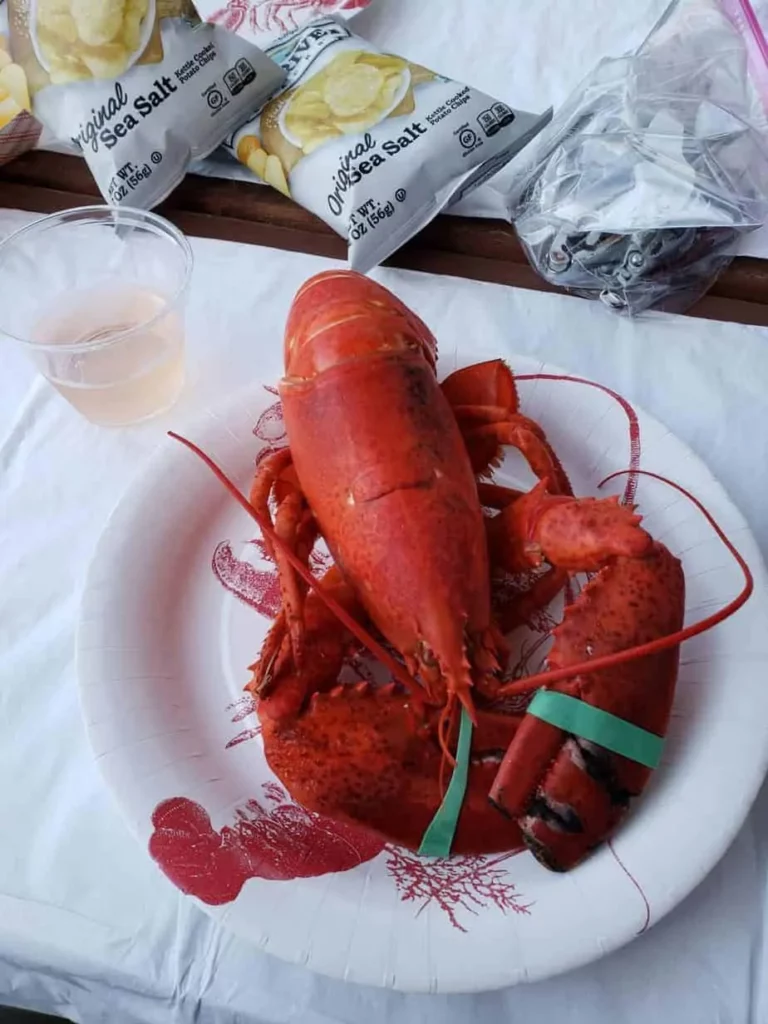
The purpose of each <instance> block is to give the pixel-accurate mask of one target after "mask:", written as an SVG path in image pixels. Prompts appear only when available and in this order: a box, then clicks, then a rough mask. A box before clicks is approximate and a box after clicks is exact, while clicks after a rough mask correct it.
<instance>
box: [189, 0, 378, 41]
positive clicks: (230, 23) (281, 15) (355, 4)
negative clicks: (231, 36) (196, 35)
mask: <svg viewBox="0 0 768 1024" xmlns="http://www.w3.org/2000/svg"><path fill="white" fill-rule="evenodd" d="M369 3H370V0H229V2H228V3H227V5H226V6H225V7H222V8H221V9H220V10H218V11H215V12H214V13H213V14H212V15H211V16H210V17H209V18H208V21H209V22H210V23H211V24H213V25H221V26H222V27H223V28H225V29H227V31H229V32H237V30H238V29H239V28H242V26H243V25H244V24H245V23H246V21H247V23H248V27H249V28H250V30H251V31H252V32H253V33H254V34H258V33H260V32H278V33H284V32H290V31H291V30H292V29H295V28H299V27H300V26H301V25H303V24H304V23H305V22H306V21H309V19H310V18H314V17H317V16H319V15H322V14H334V13H335V12H337V11H355V10H361V9H362V8H363V7H367V6H368V4H369Z"/></svg>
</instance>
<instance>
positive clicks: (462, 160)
mask: <svg viewBox="0 0 768 1024" xmlns="http://www.w3.org/2000/svg"><path fill="white" fill-rule="evenodd" d="M267 52H268V54H269V56H270V57H272V59H273V60H275V61H276V62H277V63H278V64H280V65H281V67H282V68H283V70H284V71H285V73H286V79H285V83H284V84H283V88H282V90H281V91H280V92H279V93H278V94H277V95H275V96H274V97H273V98H272V99H270V100H269V102H268V103H267V104H266V105H265V106H264V107H263V108H262V110H261V111H260V112H259V113H258V114H257V115H256V116H255V117H253V118H252V119H251V120H250V121H248V122H246V123H245V124H244V125H242V126H241V127H240V128H239V129H238V130H237V131H236V132H234V133H233V134H232V135H231V136H229V137H228V138H227V139H226V140H225V143H224V145H225V148H226V149H227V150H228V151H229V152H230V153H231V154H232V155H233V156H235V157H236V158H237V159H238V160H239V161H240V162H241V163H242V164H244V165H245V166H247V167H248V168H249V169H250V170H251V171H252V172H253V173H254V174H255V175H256V176H257V177H258V178H259V179H261V180H262V181H265V182H267V184H269V185H272V186H273V187H274V188H276V189H277V190H278V191H280V192H282V193H283V194H284V195H286V196H290V197H292V198H293V199H295V200H296V201H297V202H298V203H300V204H301V205H302V206H304V207H306V209H308V210H310V211H311V212H312V213H315V214H317V215H318V216H319V217H321V218H322V219H323V220H325V221H326V223H327V224H329V225H330V226H331V227H332V228H334V230H336V231H337V232H338V233H339V234H341V235H342V236H344V237H346V238H348V239H349V257H350V263H351V265H352V266H353V267H354V268H355V269H356V270H360V271H362V272H366V271H368V270H370V269H371V268H372V267H374V266H376V264H378V263H380V262H382V261H383V260H385V259H386V258H387V257H388V256H390V255H391V254H392V253H393V252H394V251H395V250H396V249H398V248H399V247H400V246H401V245H403V244H404V243H405V242H406V241H407V240H408V238H410V237H411V236H412V235H414V234H416V232H417V231H419V230H420V229H421V228H422V227H423V226H424V225H425V224H427V223H428V222H429V221H430V220H431V219H432V218H433V217H434V216H436V215H437V214H438V213H439V212H440V210H441V209H443V208H445V207H446V206H447V205H449V204H450V203H452V202H457V201H458V200H459V199H460V198H461V197H462V196H463V195H465V194H467V193H468V192H469V191H471V190H472V189H473V188H476V187H477V186H478V185H480V184H482V182H484V181H486V180H487V179H488V178H489V177H491V175H493V174H494V173H495V172H496V171H497V170H499V169H500V168H501V167H502V166H503V165H504V164H505V163H507V162H508V161H509V160H511V158H512V157H513V156H514V155H515V154H516V153H517V152H518V151H519V150H520V149H522V147H523V146H525V145H526V143H527V142H528V141H530V139H532V138H533V137H534V136H535V135H536V134H537V132H538V131H540V129H541V128H542V127H543V126H544V125H545V124H546V123H547V121H548V120H549V117H550V112H549V111H548V112H546V113H545V114H543V115H535V114H530V113H527V112H525V111H519V110H513V109H512V108H511V107H509V106H507V105H506V104H505V103H500V102H499V101H497V100H494V99H493V98H492V97H490V96H487V95H485V94H484V93H482V92H479V91H478V90H476V89H472V88H470V87H469V86H467V85H462V84H461V83H459V82H455V81H452V80H451V79H449V78H445V77H443V76H442V75H439V74H436V73H435V72H433V71H430V70H428V69H427V68H424V67H422V66H421V65H419V64H414V63H412V62H410V61H408V60H407V59H405V58H403V57H400V56H396V55H394V54H388V53H381V52H380V51H379V50H378V49H377V48H376V47H375V46H372V45H371V44H369V43H367V42H366V41H365V40H364V39H361V38H360V37H359V36H357V35H355V34H354V33H353V32H351V31H350V29H349V28H348V27H347V26H346V24H344V22H342V21H340V20H339V19H338V18H336V17H323V18H318V19H316V20H315V21H313V22H310V23H309V24H308V25H305V26H304V27H302V28H300V29H298V30H297V31H295V32H293V33H291V34H290V35H288V36H286V37H285V38H284V39H282V40H281V41H280V42H279V43H278V45H276V46H274V47H272V48H271V49H269V50H268V51H267Z"/></svg>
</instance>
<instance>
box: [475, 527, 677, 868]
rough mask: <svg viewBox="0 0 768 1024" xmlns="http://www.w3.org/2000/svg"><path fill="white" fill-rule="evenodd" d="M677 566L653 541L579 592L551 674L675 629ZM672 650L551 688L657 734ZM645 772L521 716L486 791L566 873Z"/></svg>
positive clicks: (672, 679) (663, 722)
mask: <svg viewBox="0 0 768 1024" xmlns="http://www.w3.org/2000/svg"><path fill="white" fill-rule="evenodd" d="M684 586H685V585H684V577H683V571H682V566H681V564H680V561H679V560H678V559H677V558H675V557H674V556H673V555H672V554H670V552H669V551H668V550H667V548H665V547H664V545H663V544H659V543H654V544H653V545H652V548H651V550H650V551H649V553H648V554H647V555H645V557H643V558H627V557H622V558H618V559H616V560H615V561H614V562H612V563H611V564H609V565H607V566H606V567H605V568H603V569H602V570H601V571H600V572H599V573H598V575H597V576H596V577H595V578H594V579H593V580H592V581H591V582H590V583H589V584H587V586H586V587H585V588H584V590H583V591H582V593H581V594H580V596H579V597H578V599H577V600H576V602H575V603H574V604H573V605H571V606H570V607H569V608H568V609H567V611H566V614H565V617H564V619H563V622H562V623H561V624H560V625H559V626H558V627H557V628H556V629H555V631H554V639H555V643H554V646H553V648H552V650H551V652H550V654H549V658H548V664H549V668H550V669H560V668H564V667H566V666H567V665H575V664H576V663H579V662H584V661H587V662H588V661H589V660H590V659H595V658H600V657H602V656H604V655H610V654H613V653H615V652H619V651H625V650H628V649H629V648H632V647H635V646H638V645H640V644H642V643H645V642H647V641H648V640H652V639H653V638H654V637H659V636H668V635H671V634H674V633H676V632H677V631H678V630H680V629H681V627H682V619H683V609H684V606H685V600H684ZM678 652H679V648H678V647H671V648H668V649H666V650H663V651H660V652H658V653H655V654H649V655H646V656H644V657H640V658H638V659H637V660H636V661H631V662H626V663H624V664H621V665H617V666H615V667H613V668H607V669H603V670H601V671H598V672H590V673H585V674H584V675H578V676H576V678H575V679H574V680H572V681H570V682H568V683H561V684H559V685H556V686H555V687H553V689H556V690H559V691H561V692H566V693H569V694H570V695H572V696H574V697H577V698H579V699H580V700H582V701H584V702H585V703H587V704H591V705H593V706H595V707H598V708H601V709H602V710H603V711H607V712H609V713H610V714H612V715H615V716H617V717H618V718H621V719H623V720H624V721H626V722H630V723H631V724H633V725H636V726H639V727H640V728H641V729H645V730H647V731H648V732H651V733H654V734H655V735H657V736H664V735H665V734H666V731H667V725H668V722H669V714H670V711H671V707H672V700H673V697H674V692H675V683H676V679H677V665H678ZM650 774H651V773H650V769H649V768H647V767H645V766H644V765H641V764H639V763H638V762H636V761H633V760H630V759H629V758H627V757H624V756H622V755H620V754H616V753H613V752H611V751H609V750H607V749H606V748H604V747H600V746H598V745H597V744H594V743H591V742H589V741H587V740H584V739H581V738H579V737H576V736H572V735H569V734H568V733H565V732H563V731H562V730H561V729H559V728H557V727H555V726H553V725H550V724H549V723H548V722H544V721H541V720H540V719H539V718H537V717H535V716H533V715H530V714H526V716H525V717H524V719H523V721H522V723H521V725H520V728H519V729H518V731H517V733H516V734H515V736H514V738H513V740H512V742H511V743H510V745H509V747H508V749H507V752H506V754H505V756H504V758H503V760H502V763H501V766H500V768H499V771H498V773H497V775H496V778H495V780H494V783H493V786H492V787H491V791H490V799H491V802H492V803H493V804H494V805H495V806H496V807H497V808H498V809H499V810H500V811H502V812H503V813H504V814H505V815H507V816H509V817H511V818H514V819H516V820H517V822H518V824H519V825H520V829H521V832H522V835H523V839H524V841H525V842H526V844H527V845H528V846H529V848H530V849H531V851H532V853H533V854H534V856H535V857H536V858H537V859H538V860H539V861H541V863H542V864H544V865H545V866H546V867H548V868H550V869H552V870H555V871H568V870H570V868H572V867H574V866H575V865H576V864H578V863H579V862H580V861H581V860H582V859H583V858H584V857H585V856H586V855H587V854H588V853H589V852H590V850H592V849H593V848H594V847H595V846H597V845H598V844H599V843H601V842H603V841H604V840H605V839H607V838H608V837H609V836H610V834H611V833H612V832H613V830H614V829H615V827H616V826H617V825H618V823H619V822H620V821H621V819H622V818H623V817H624V815H625V814H626V811H627V809H628V807H629V803H630V800H631V799H632V798H633V797H635V796H638V795H639V794H640V793H641V792H642V790H643V789H644V787H645V785H646V783H647V782H648V779H649V777H650Z"/></svg>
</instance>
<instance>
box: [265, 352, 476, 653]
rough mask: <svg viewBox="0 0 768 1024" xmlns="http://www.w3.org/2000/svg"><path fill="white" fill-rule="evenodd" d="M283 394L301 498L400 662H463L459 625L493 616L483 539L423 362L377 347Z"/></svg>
mask: <svg viewBox="0 0 768 1024" xmlns="http://www.w3.org/2000/svg"><path fill="white" fill-rule="evenodd" d="M281 397H282V400H283V413H284V416H285V422H286V426H287V430H288V436H289V437H290V439H291V451H292V453H293V461H294V466H295V468H296V472H297V474H298V477H299V479H300V481H301V485H302V489H303V491H304V494H305V496H306V498H307V501H308V502H309V505H310V507H311V508H312V511H313V513H314V515H315V518H316V519H317V522H318V524H319V527H320V531H321V533H322V535H323V537H324V538H325V540H326V542H327V544H328V547H329V549H330V551H331V553H332V554H333V557H334V559H335V560H336V562H337V564H338V565H339V566H340V567H341V568H342V571H343V573H344V575H345V577H346V578H347V579H348V580H349V581H350V582H351V583H352V585H353V586H354V588H355V590H356V591H357V594H358V595H359V599H360V601H361V603H362V604H363V606H364V607H365V609H366V611H367V612H368V614H369V615H370V617H371V619H372V621H373V622H374V623H375V624H376V625H377V626H378V628H379V629H380V630H381V632H382V633H383V634H384V635H385V636H386V638H387V639H388V640H389V641H390V643H391V644H393V645H394V646H395V647H396V648H397V649H398V650H399V651H400V652H401V653H402V654H403V655H404V656H405V657H406V658H409V657H410V658H414V659H416V658H417V656H418V654H419V650H423V645H424V644H426V645H427V646H428V647H429V649H430V650H431V651H433V652H437V657H438V659H439V661H440V662H441V663H442V664H443V665H445V667H446V669H450V668H451V667H453V666H455V665H460V664H461V661H462V657H463V654H462V649H463V643H464V631H465V628H466V629H467V631H468V632H469V633H470V634H473V633H480V632H482V631H484V630H486V629H487V628H488V625H489V622H490V586H489V569H488V554H487V544H486V539H485V532H484V523H483V514H482V509H481V506H480V502H479V499H478V496H477V485H476V482H475V478H474V475H473V473H472V468H471V465H470V462H469V458H468V457H467V453H466V449H465V447H464V443H463V441H462V438H461V434H460V433H459V430H458V427H457V425H456V420H455V418H454V417H453V415H452V413H451V409H450V406H449V405H448V402H447V400H446V399H445V397H444V396H443V394H442V392H441V391H440V387H439V385H438V383H437V379H436V377H435V375H434V372H433V370H432V369H431V367H430V366H429V364H428V363H427V362H426V360H425V359H424V358H423V357H422V356H421V355H420V354H419V353H411V352H408V353H403V352H398V353H395V354H394V355H393V354H387V353H374V354H371V355H367V356H365V357H364V358H361V359H359V360H355V361H353V362H348V363H343V364H341V365H340V366H337V367H334V368H332V369H328V370H325V371H324V372H322V373H321V374H319V375H318V376H317V377H315V378H313V379H311V380H308V381H305V382H301V383H299V384H294V383H291V384H290V385H288V386H283V387H281ZM350 435H351V436H352V437H353V438H354V443H352V444H350V443H347V442H348V439H349V438H350ZM318 452H322V453H323V456H322V458H318V455H317V453H318ZM405 538H407V543H404V539H405ZM420 644H421V645H422V647H421V648H420V649H419V645H420Z"/></svg>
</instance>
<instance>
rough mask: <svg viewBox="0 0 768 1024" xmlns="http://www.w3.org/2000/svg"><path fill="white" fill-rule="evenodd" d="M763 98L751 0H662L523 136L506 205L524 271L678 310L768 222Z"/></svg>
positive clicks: (637, 307) (625, 304)
mask: <svg viewBox="0 0 768 1024" xmlns="http://www.w3.org/2000/svg"><path fill="white" fill-rule="evenodd" d="M766 102H768V46H767V45H766V41H765V37H764V36H763V34H762V32H761V29H760V26H759V23H758V21H757V18H756V17H755V15H754V12H753V10H752V8H751V6H750V4H749V0H674V2H673V3H672V4H671V5H670V7H669V8H668V9H667V11H666V13H665V14H664V16H663V17H662V19H661V20H660V21H659V22H658V24H657V25H656V26H655V28H654V29H653V31H652V32H651V34H650V35H649V36H648V38H647V39H646V40H645V42H644V43H643V44H642V46H641V47H640V48H639V49H638V50H637V52H636V53H634V54H632V55H629V56H625V57H621V58H618V59H606V60H603V61H602V62H601V63H600V64H598V66H597V67H596V68H595V69H594V71H593V72H592V73H591V74H590V75H589V76H588V77H587V79H586V80H585V81H584V82H582V84H581V85H580V86H579V88H578V89H577V90H576V91H575V93H574V94H573V95H572V96H571V97H570V98H569V99H568V100H567V101H566V103H565V104H564V105H563V107H562V108H561V109H560V111H559V112H558V113H557V114H556V115H555V117H554V119H553V121H552V122H551V124H550V126H549V127H548V128H547V129H545V131H544V132H543V133H542V135H541V136H540V137H539V139H538V140H537V142H536V143H534V146H533V147H532V150H533V152H532V156H531V159H530V160H529V161H528V162H527V164H526V166H525V168H524V169H523V170H522V172H521V174H520V175H519V176H518V178H517V179H516V183H515V185H514V186H513V195H512V200H511V206H512V217H513V220H514V222H515V227H516V230H517V233H518V235H519V237H520V240H521V242H522V244H523V247H524V248H525V251H526V253H527V256H528V258H529V259H530V261H531V263H532V264H533V266H534V267H535V269H536V270H537V271H538V272H539V273H540V274H541V275H542V277H544V278H545V279H546V280H547V281H549V282H550V283H551V284H555V285H559V286H562V287H564V288H567V289H569V290H570V291H573V292H575V293H577V294H580V295H584V296H586V297H588V298H599V299H601V300H602V301H603V302H604V303H605V304H606V305H608V306H609V307H610V308H612V309H615V310H617V311H619V312H623V313H629V314H636V313H639V312H641V311H643V310H645V309H650V308H654V309H665V310H674V311H678V312H680V311H683V310H684V309H687V308H688V307H689V306H690V305H691V304H692V303H693V302H695V301H696V299H697V298H699V297H700V296H701V295H702V294H703V293H704V292H705V291H706V290H707V289H708V288H709V286H710V285H711V284H712V282H713V281H714V279H715V278H716V277H717V276H718V274H719V273H720V272H721V271H722V270H723V269H724V268H725V267H726V266H727V265H728V263H729V262H730V261H731V259H732V258H733V255H734V253H735V251H736V249H737V246H738V240H739V237H740V236H741V235H742V234H743V233H744V232H747V231H752V230H754V229H755V228H756V227H758V226H760V225H761V224H762V223H763V221H764V220H765V219H766V217H767V216H768V132H766V114H765V106H764V104H765V103H766Z"/></svg>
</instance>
